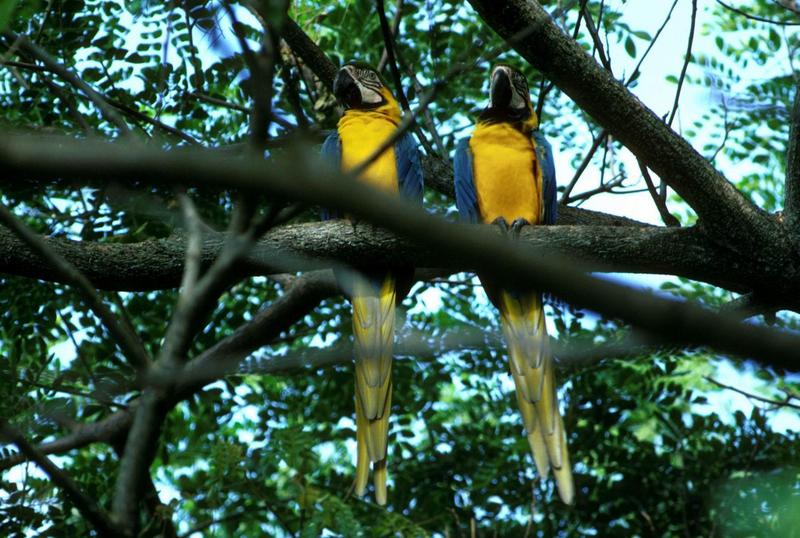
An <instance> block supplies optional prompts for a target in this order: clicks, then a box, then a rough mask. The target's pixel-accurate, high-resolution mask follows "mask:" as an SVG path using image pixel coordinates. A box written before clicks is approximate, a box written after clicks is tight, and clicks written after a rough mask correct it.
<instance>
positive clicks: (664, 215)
mask: <svg viewBox="0 0 800 538" xmlns="http://www.w3.org/2000/svg"><path fill="white" fill-rule="evenodd" d="M637 161H638V163H639V170H641V171H642V177H643V178H644V182H645V183H646V184H647V191H648V192H649V193H650V197H651V198H652V199H653V203H654V204H655V206H656V209H658V214H659V215H661V220H663V221H664V224H666V225H667V226H680V225H681V222H680V221H679V220H678V219H677V218H676V217H675V216H674V215H673V214H672V213H670V212H669V208H667V204H666V203H665V202H664V200H662V199H661V196H659V194H658V191H657V190H656V186H655V184H654V183H653V178H652V177H650V172H649V171H648V170H647V166H645V164H644V163H643V162H642V161H639V160H638V159H637Z"/></svg>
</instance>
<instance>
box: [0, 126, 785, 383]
mask: <svg viewBox="0 0 800 538" xmlns="http://www.w3.org/2000/svg"><path fill="white" fill-rule="evenodd" d="M309 153H310V150H309V149H307V148H306V149H302V150H298V149H293V150H287V151H286V152H285V155H282V156H280V158H278V157H276V158H275V159H274V160H271V161H270V162H268V163H265V162H264V161H263V160H261V159H253V158H248V159H231V158H225V157H222V156H220V155H219V154H218V153H215V152H209V151H201V150H192V149H183V150H180V149H179V150H174V151H162V150H159V149H157V148H151V147H139V146H135V145H131V144H108V143H101V142H93V141H81V142H76V141H72V140H69V139H64V138H60V139H55V140H53V139H42V138H26V137H14V136H7V137H6V138H4V139H3V140H2V141H0V172H2V173H3V175H4V177H6V178H7V179H8V180H14V179H17V180H18V179H19V178H20V177H30V176H31V175H33V176H36V177H40V178H44V179H50V180H54V179H56V178H79V179H82V180H84V181H91V180H102V179H106V180H108V179H110V178H112V177H113V178H116V179H121V180H134V179H135V180H141V179H142V178H147V180H148V181H150V182H157V183H162V184H171V185H176V184H183V183H185V182H186V181H187V178H191V181H192V183H194V184H195V185H198V186H202V187H215V188H220V189H230V188H235V189H241V190H242V191H247V192H251V193H259V194H270V195H273V196H278V197H280V198H283V199H287V200H296V201H298V202H302V203H306V204H311V205H323V204H324V205H327V206H329V207H334V208H336V209H339V210H341V211H343V212H345V213H349V214H352V215H354V216H356V217H360V218H363V219H365V220H369V221H372V222H376V223H380V225H382V226H384V227H386V228H387V229H389V230H392V231H394V232H395V233H398V234H401V235H403V236H406V237H407V238H408V239H409V240H411V241H414V242H416V243H418V244H419V245H421V246H425V247H428V248H432V249H437V250H438V253H439V255H441V256H443V257H444V256H450V257H453V258H456V259H462V260H466V259H468V260H470V263H469V266H470V267H473V268H474V269H475V270H476V272H479V273H482V274H485V275H487V276H489V277H494V278H497V279H500V280H503V281H505V282H507V284H508V285H509V286H519V287H532V288H536V289H540V290H543V291H551V292H553V293H554V294H555V295H557V296H559V297H561V298H562V299H564V300H566V301H568V302H570V303H573V304H575V305H577V306H579V307H584V308H588V309H590V310H594V311H596V312H599V313H601V314H605V315H607V316H611V317H618V318H620V319H622V320H624V321H627V322H629V323H631V324H633V325H634V326H637V327H639V328H641V329H643V330H645V331H647V332H649V333H653V334H654V335H658V336H661V337H665V338H666V337H668V338H673V339H674V341H675V342H676V343H678V344H681V345H709V346H711V347H712V348H715V349H717V350H718V351H721V352H725V353H732V354H736V355H741V356H746V357H752V358H755V359H758V360H759V361H760V362H761V363H762V364H767V365H771V366H775V367H780V368H788V369H792V370H793V369H796V368H797V367H798V364H797V362H796V355H797V347H798V346H799V345H800V338H798V337H796V336H794V335H790V334H787V333H783V332H780V331H775V330H771V329H768V328H765V327H759V326H753V325H747V324H740V323H738V322H736V321H733V320H732V319H730V318H728V317H726V316H721V315H718V314H716V313H713V312H710V311H708V310H706V309H704V308H701V307H699V306H697V305H693V304H688V303H679V302H677V301H674V300H667V299H663V298H659V297H655V296H652V295H650V294H649V293H644V292H640V291H636V290H633V289H631V288H628V287H626V286H622V285H619V284H615V283H613V282H610V281H606V280H602V279H599V278H596V277H593V276H590V275H588V274H586V273H585V272H584V270H583V269H582V267H580V266H579V265H578V264H577V263H576V262H575V261H574V260H569V259H566V258H564V257H562V256H559V255H558V254H555V253H553V252H550V251H548V252H541V251H538V250H535V249H530V248H521V245H519V244H518V243H517V244H515V243H513V242H510V241H507V240H504V239H503V238H500V237H498V236H497V234H496V233H493V232H492V231H491V230H487V229H485V228H480V227H479V228H478V229H476V227H474V226H471V227H470V226H465V225H456V224H451V223H447V222H444V221H443V220H442V219H441V218H439V217H436V216H434V215H431V214H429V213H427V212H425V211H424V210H422V209H420V208H418V207H416V206H414V205H412V204H410V203H409V202H407V201H405V200H402V199H398V197H397V196H392V195H391V194H389V193H384V192H381V191H377V190H375V189H373V188H370V187H369V186H367V185H365V184H363V183H362V182H360V181H358V180H357V179H356V178H353V177H352V176H350V175H347V174H343V173H342V172H340V171H337V170H333V169H331V168H330V167H329V166H327V165H326V164H325V163H324V162H322V161H321V160H319V161H317V160H315V159H311V158H309ZM770 261H772V260H770ZM758 262H759V260H758V258H755V259H750V258H748V259H744V260H743V263H748V264H754V265H756V266H757V265H758ZM760 270H761V271H762V273H764V275H765V276H766V275H768V274H769V273H770V272H775V271H778V273H779V274H780V273H782V272H785V271H788V273H787V274H785V275H783V277H782V278H783V281H782V284H783V285H784V286H785V289H784V290H783V292H786V293H791V294H795V293H796V292H797V289H798V283H797V281H798V279H797V275H796V274H795V272H794V270H793V269H792V268H791V267H786V266H780V267H772V264H771V263H770V264H767V266H764V267H761V268H760ZM776 291H777V290H776Z"/></svg>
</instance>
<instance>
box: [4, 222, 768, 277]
mask: <svg viewBox="0 0 800 538" xmlns="http://www.w3.org/2000/svg"><path fill="white" fill-rule="evenodd" d="M578 215H579V216H580V215H581V213H578ZM571 216H572V215H570V214H569V213H567V214H566V216H565V217H564V220H567V219H569V218H570V217H571ZM608 218H609V219H610V217H608ZM225 237H226V236H225V234H222V233H211V234H206V235H205V236H204V240H203V249H202V263H203V264H204V265H206V266H208V265H210V264H211V262H212V261H213V260H214V259H215V258H216V257H217V256H218V255H219V253H220V252H221V250H222V246H223V245H224V242H225ZM520 238H521V241H522V242H523V243H524V244H527V245H530V246H533V247H535V248H537V249H540V250H542V251H558V252H559V253H561V254H562V255H567V256H569V257H572V258H575V259H577V260H580V261H582V262H583V263H584V265H585V267H587V268H589V269H591V270H592V271H615V272H631V273H651V274H674V275H678V276H683V277H687V278H693V279H696V280H701V281H704V282H709V283H713V284H715V285H720V286H724V287H727V288H729V289H735V290H739V289H743V288H746V287H747V282H748V279H749V278H752V277H753V275H752V274H751V273H750V271H749V270H748V268H747V267H742V266H741V264H740V263H739V259H738V258H736V257H733V256H731V255H730V253H729V252H728V251H725V250H723V249H721V248H719V247H718V246H717V245H715V244H714V243H713V242H711V241H709V240H708V239H707V238H706V237H705V234H704V233H703V232H702V231H701V230H699V229H692V228H690V229H673V228H669V229H666V228H659V227H655V226H613V225H605V226H575V225H569V226H549V227H531V228H528V229H526V230H524V231H523V233H522V234H521V236H520ZM44 241H45V243H46V245H47V246H48V247H49V248H52V249H53V250H54V251H56V252H57V253H58V254H60V255H61V256H63V257H64V258H65V259H67V260H68V261H69V262H70V263H71V264H72V265H74V266H75V267H76V268H77V269H78V270H80V271H81V272H82V273H83V274H84V275H85V276H86V277H87V278H89V280H90V281H91V282H92V284H93V285H94V286H96V287H98V288H99V289H105V290H117V291H149V290H157V289H167V288H174V287H177V286H178V285H180V281H181V275H182V271H183V264H184V260H185V256H186V238H185V237H183V236H172V237H169V238H166V239H152V240H148V241H143V242H140V243H108V244H104V243H95V242H86V241H73V240H68V239H59V238H47V239H44ZM667 252H668V253H670V255H669V256H665V255H664V253H667ZM337 264H344V265H349V266H353V265H358V266H364V265H367V266H369V265H376V266H380V265H399V264H411V265H413V266H415V267H437V268H441V269H445V270H448V271H450V272H456V271H464V270H470V269H471V267H470V266H469V260H468V259H458V258H454V257H451V256H443V255H441V254H440V253H439V252H438V251H437V249H432V248H425V247H420V246H419V245H417V244H415V243H414V242H412V241H409V240H407V239H403V238H402V237H399V236H398V235H396V234H393V233H390V232H387V231H385V230H382V229H380V228H377V227H374V226H372V225H369V224H366V223H360V224H356V225H352V224H350V223H349V222H345V221H329V222H319V223H305V224H293V225H288V226H281V227H278V228H275V229H273V230H271V231H269V232H268V233H267V234H266V235H265V236H264V237H263V239H262V240H261V241H260V242H259V243H258V244H257V245H256V246H255V248H254V249H253V250H252V251H251V252H250V253H249V256H248V258H247V260H246V261H245V262H244V263H242V264H240V265H239V266H238V268H237V271H238V273H239V275H238V276H241V277H245V276H253V275H266V274H270V273H276V272H284V271H298V270H308V269H319V268H323V267H332V266H333V265H337ZM0 272H2V273H6V274H12V275H19V276H25V277H31V278H38V279H41V280H47V281H61V278H60V276H59V273H58V272H56V271H55V270H54V269H53V268H52V266H50V265H49V264H48V263H47V262H45V261H44V260H42V259H41V258H40V257H39V256H38V255H36V254H35V253H33V252H31V250H30V249H29V248H28V247H27V246H26V245H25V244H24V243H22V242H21V241H19V240H18V239H17V238H16V236H14V235H13V234H11V233H10V232H8V231H7V230H5V229H0Z"/></svg>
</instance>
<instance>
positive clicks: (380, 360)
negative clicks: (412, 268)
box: [352, 276, 396, 505]
mask: <svg viewBox="0 0 800 538" xmlns="http://www.w3.org/2000/svg"><path fill="white" fill-rule="evenodd" d="M395 299H396V291H395V281H394V278H392V277H391V276H390V277H386V278H385V279H384V280H383V282H382V283H381V284H380V287H378V286H375V285H374V284H373V283H371V282H369V281H368V280H366V279H357V280H356V281H355V283H354V285H353V296H352V303H353V335H354V340H355V363H356V364H355V370H356V397H355V401H356V438H357V446H358V456H357V459H356V484H355V492H356V494H358V495H363V494H364V493H365V491H366V487H367V480H368V475H369V466H370V464H372V471H373V481H374V484H375V500H376V502H377V503H378V504H381V505H383V504H386V497H387V493H386V480H387V469H386V449H387V441H388V435H389V411H390V409H391V406H392V372H391V367H392V345H393V343H394V325H395Z"/></svg>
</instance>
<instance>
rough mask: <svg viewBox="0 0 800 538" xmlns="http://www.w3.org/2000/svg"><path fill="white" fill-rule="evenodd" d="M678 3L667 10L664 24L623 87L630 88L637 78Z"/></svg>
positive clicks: (676, 0) (675, 2) (673, 3)
mask: <svg viewBox="0 0 800 538" xmlns="http://www.w3.org/2000/svg"><path fill="white" fill-rule="evenodd" d="M678 1H679V0H675V1H674V2H672V7H670V8H669V12H668V13H667V17H666V18H665V19H664V22H663V23H661V26H660V27H659V28H658V31H656V33H655V35H654V36H653V39H651V40H650V43H649V44H648V45H647V49H645V51H644V54H642V56H641V57H640V58H639V62H638V63H637V64H636V67H634V68H633V71H632V72H631V75H630V76H629V77H628V80H627V81H626V82H625V86H630V85H631V83H632V82H633V81H634V80H636V79H637V78H638V76H639V69H641V67H642V63H644V60H645V58H647V56H648V55H649V54H650V51H651V50H652V49H653V46H654V45H655V44H656V41H658V38H659V36H660V35H661V32H663V31H664V28H666V27H667V23H668V22H669V20H670V18H671V17H672V12H673V11H675V6H677V5H678Z"/></svg>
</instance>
